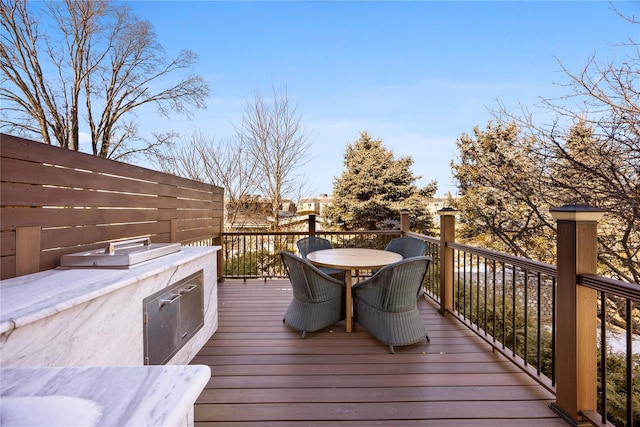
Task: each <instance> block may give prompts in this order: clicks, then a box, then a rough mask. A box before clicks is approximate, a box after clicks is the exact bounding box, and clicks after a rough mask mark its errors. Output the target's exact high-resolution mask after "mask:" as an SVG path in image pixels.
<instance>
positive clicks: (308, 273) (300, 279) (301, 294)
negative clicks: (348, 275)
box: [280, 251, 344, 302]
mask: <svg viewBox="0 0 640 427" xmlns="http://www.w3.org/2000/svg"><path fill="white" fill-rule="evenodd" d="M280 257H281V258H282V262H283V263H284V266H285V268H286V270H287V275H288V276H289V281H290V282H291V289H292V290H293V297H294V298H295V299H297V300H298V301H304V302H318V301H325V300H327V299H330V298H331V297H333V296H334V294H335V292H336V291H335V289H334V286H333V285H338V286H339V288H340V289H342V288H343V287H344V283H343V282H341V281H340V280H338V279H335V278H333V277H331V276H328V275H326V274H324V273H323V272H322V271H320V270H319V269H318V268H317V267H315V266H314V265H313V264H311V263H310V262H309V261H307V260H306V259H303V258H300V257H298V256H296V255H294V254H292V253H291V252H287V251H282V252H280Z"/></svg>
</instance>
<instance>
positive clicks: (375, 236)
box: [223, 206, 640, 426]
mask: <svg viewBox="0 0 640 427" xmlns="http://www.w3.org/2000/svg"><path fill="white" fill-rule="evenodd" d="M456 213H457V212H456V211H454V210H451V209H443V210H442V211H440V215H441V216H440V218H441V221H440V230H441V236H440V238H436V237H432V236H425V235H422V234H418V233H414V232H411V231H409V230H408V229H407V224H408V220H407V218H406V217H405V215H406V214H404V215H403V217H402V218H401V224H404V227H402V229H401V230H399V231H391V232H390V231H363V232H330V231H316V230H315V226H314V225H312V226H310V227H309V229H310V232H289V233H226V234H225V236H224V245H223V246H224V253H225V257H224V258H225V276H226V277H245V278H249V277H261V278H264V279H267V278H269V277H285V275H286V273H285V270H284V268H283V267H282V265H281V263H280V259H279V257H277V256H276V255H277V254H278V253H279V250H288V251H291V252H296V250H297V249H296V242H297V240H298V239H300V238H302V237H305V236H307V235H309V234H315V235H320V236H322V237H325V238H327V239H329V240H330V241H331V242H332V243H333V244H334V246H335V247H371V248H378V249H382V248H384V247H385V246H386V244H387V243H388V242H389V240H390V239H392V238H393V237H397V236H398V235H404V236H411V237H416V238H420V239H423V240H425V241H426V242H427V255H429V256H431V257H432V258H433V264H432V267H431V268H430V270H429V274H428V276H427V278H426V280H425V283H424V290H425V295H426V296H428V297H429V298H431V299H433V300H434V301H436V302H437V303H439V304H440V313H441V314H443V315H451V316H454V317H455V318H457V319H458V320H460V321H461V322H462V323H463V324H465V325H467V327H469V329H471V330H472V331H474V332H475V333H476V334H478V335H479V336H480V337H482V338H483V339H484V340H485V341H486V342H487V343H488V344H489V345H491V346H492V347H493V348H494V350H495V351H496V352H499V353H501V354H503V355H504V356H505V357H506V358H508V359H509V360H511V361H512V362H513V363H514V364H516V365H518V366H520V367H521V369H522V370H523V371H524V372H526V373H527V374H529V375H530V376H531V377H533V378H535V379H536V380H537V381H538V382H539V383H540V384H541V385H543V386H544V387H545V388H547V389H548V390H549V391H551V392H553V393H555V394H556V396H557V401H556V403H555V404H554V405H552V407H553V409H554V410H555V411H556V412H557V413H559V414H560V415H561V416H562V417H563V418H565V420H566V421H567V422H568V423H569V424H572V425H578V423H579V422H583V421H584V422H590V423H592V424H593V425H606V424H607V419H615V420H616V425H627V426H631V425H636V424H637V423H638V418H639V416H640V415H639V414H638V413H639V410H638V408H637V407H636V406H637V402H636V401H634V398H633V397H634V393H633V392H631V393H627V395H626V397H625V399H624V400H625V404H624V405H623V406H624V407H623V408H614V407H613V405H614V403H615V404H616V405H618V403H617V399H616V402H614V403H612V399H611V391H609V392H608V391H607V390H608V388H607V387H606V386H605V387H603V386H602V384H607V372H608V370H607V369H606V368H604V369H602V368H601V367H602V366H604V367H606V366H608V360H610V359H611V355H610V354H609V352H608V351H607V348H608V347H607V341H606V340H607V336H609V335H611V333H612V331H611V329H612V328H611V325H609V324H608V323H607V322H606V321H604V322H600V326H598V322H599V319H606V316H605V313H606V312H607V304H608V301H611V300H612V299H616V300H618V301H622V304H623V305H625V306H626V310H627V311H628V313H627V315H626V318H627V319H632V315H631V307H632V305H633V304H634V303H636V304H637V303H638V302H640V286H639V285H637V284H629V283H624V282H620V281H615V280H611V279H607V278H604V277H600V276H596V275H595V274H594V273H595V271H596V261H597V253H596V245H597V240H596V239H595V237H596V234H595V231H596V225H597V221H598V219H599V217H600V216H601V212H598V211H594V210H593V209H592V208H588V207H575V206H568V207H563V208H561V209H559V210H558V213H557V215H558V216H559V217H558V219H557V220H558V227H559V234H558V235H559V238H558V266H554V265H550V264H545V263H541V262H536V261H533V260H529V259H524V258H519V257H515V256H511V255H508V254H503V253H499V252H495V251H490V250H487V249H482V248H477V247H473V246H468V245H463V244H460V243H457V242H456V241H455V222H456V217H455V215H456ZM567 218H569V219H567ZM310 221H313V218H310ZM243 253H244V255H243ZM256 254H257V255H256ZM241 260H242V261H241ZM240 266H243V267H242V268H245V269H244V270H243V269H242V268H241V267H240ZM247 266H249V267H250V270H247V269H246V268H247ZM597 292H599V295H597ZM578 295H580V297H578ZM596 306H599V307H600V308H599V311H598V309H597V307H596ZM598 313H600V314H599V315H598ZM631 322H632V321H630V322H629V323H628V325H630V324H631ZM598 328H600V329H598ZM598 330H600V336H601V337H602V338H601V340H600V342H599V346H598V343H597V342H596V335H597V333H598ZM632 336H633V335H632V331H631V326H627V328H626V337H627V345H626V352H625V354H624V360H625V366H626V375H625V380H624V381H623V383H622V384H619V385H617V386H615V385H614V387H617V388H619V389H624V390H637V389H638V387H639V385H638V383H639V382H640V378H638V377H637V372H638V371H639V370H640V366H638V364H639V363H640V360H638V359H639V358H638V355H637V354H635V355H634V353H633V344H632ZM598 347H599V350H598ZM598 351H599V354H600V356H599V357H600V359H599V360H597V358H596V355H597V354H598ZM585 355H590V356H589V357H585ZM634 372H635V373H636V374H635V375H634ZM634 387H635V389H634ZM634 405H635V406H634ZM621 411H622V413H623V415H622V417H620V416H619V414H620V412H621ZM614 413H617V414H618V415H617V416H614V415H613V414H614ZM634 422H635V423H636V424H634ZM609 425H611V424H609Z"/></svg>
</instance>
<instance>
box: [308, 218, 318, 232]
mask: <svg viewBox="0 0 640 427" xmlns="http://www.w3.org/2000/svg"><path fill="white" fill-rule="evenodd" d="M315 235H316V215H315V214H309V236H315Z"/></svg>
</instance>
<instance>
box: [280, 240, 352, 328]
mask: <svg viewBox="0 0 640 427" xmlns="http://www.w3.org/2000/svg"><path fill="white" fill-rule="evenodd" d="M280 256H281V257H282V261H283V262H284V265H285V268H286V270H287V275H288V276H289V280H290V281H291V288H292V289H293V300H291V303H290V304H289V308H288V309H287V311H286V313H285V315H284V318H283V319H282V321H283V322H286V323H288V324H289V325H290V326H292V327H294V328H296V329H298V330H301V331H302V338H304V337H305V336H306V335H307V332H314V331H317V330H319V329H322V328H324V327H326V326H329V325H332V324H334V323H336V322H338V321H340V320H343V319H344V318H345V287H344V282H342V281H340V280H339V279H336V278H334V277H331V276H328V275H326V274H325V273H323V272H322V271H320V270H319V269H318V268H316V267H314V266H313V265H312V264H311V263H309V261H307V260H305V259H303V258H300V257H298V256H296V255H294V254H292V253H291V252H286V251H282V252H280Z"/></svg>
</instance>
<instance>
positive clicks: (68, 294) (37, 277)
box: [0, 246, 221, 334]
mask: <svg viewBox="0 0 640 427" xmlns="http://www.w3.org/2000/svg"><path fill="white" fill-rule="evenodd" d="M220 249H221V247H220V246H195V247H183V248H182V249H181V250H180V252H176V253H173V254H170V255H166V256H164V257H161V258H157V259H154V260H150V261H146V262H144V263H141V264H140V265H136V266H134V267H131V268H128V269H107V268H103V269H86V268H81V269H80V268H79V269H69V268H57V269H53V270H47V271H44V272H39V273H34V274H31V275H27V276H20V277H16V278H13V279H6V280H3V281H1V282H0V287H1V288H0V289H1V291H0V292H2V294H1V295H2V312H1V313H0V334H3V333H6V332H7V331H10V330H12V329H16V328H19V327H22V326H24V325H28V324H30V323H33V322H36V321H38V320H40V319H44V318H46V317H48V316H51V315H54V314H56V313H59V312H61V311H64V310H67V309H69V308H71V307H74V306H77V305H79V304H82V303H85V302H87V301H91V300H93V299H95V298H98V297H101V296H103V295H106V294H109V293H111V292H114V291H116V290H118V289H121V288H124V287H127V286H130V285H132V284H135V283H137V282H139V281H140V280H144V279H146V278H148V277H152V276H154V275H156V274H158V273H160V272H162V271H166V270H167V269H170V268H176V269H177V268H178V267H179V266H180V265H182V264H184V263H185V262H187V261H191V260H193V259H197V258H200V257H203V256H205V255H207V254H209V253H212V252H216V251H218V250H220ZM168 261H170V262H169V263H167V262H168ZM136 270H138V271H136ZM95 271H100V276H101V278H99V279H93V281H91V283H90V285H87V284H86V282H87V279H86V276H87V273H88V272H95ZM54 273H59V274H58V278H57V279H56V280H59V281H62V282H64V281H65V279H66V280H67V282H66V284H63V285H61V286H59V287H57V288H56V289H52V291H53V292H50V294H51V296H50V297H48V298H44V297H43V298H41V299H38V297H37V296H36V297H35V298H33V301H31V302H30V303H29V304H22V307H20V308H18V309H12V307H13V306H15V305H20V304H16V303H15V302H14V301H11V299H12V295H11V293H12V288H17V287H19V286H22V287H24V286H29V282H30V281H31V282H37V283H38V284H40V282H44V281H47V280H53V279H51V277H52V276H53V275H54ZM132 273H133V274H132ZM50 291H51V290H50ZM14 300H15V298H14ZM7 306H9V307H7Z"/></svg>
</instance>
